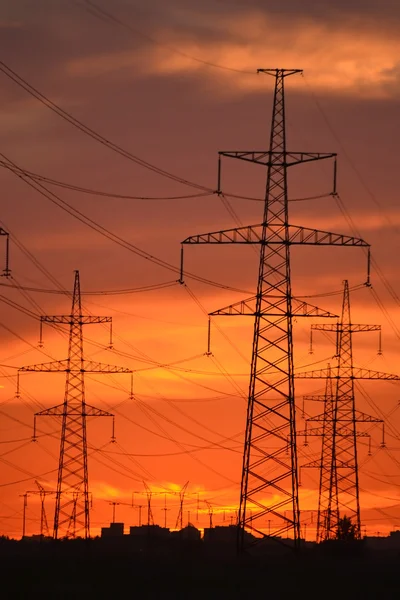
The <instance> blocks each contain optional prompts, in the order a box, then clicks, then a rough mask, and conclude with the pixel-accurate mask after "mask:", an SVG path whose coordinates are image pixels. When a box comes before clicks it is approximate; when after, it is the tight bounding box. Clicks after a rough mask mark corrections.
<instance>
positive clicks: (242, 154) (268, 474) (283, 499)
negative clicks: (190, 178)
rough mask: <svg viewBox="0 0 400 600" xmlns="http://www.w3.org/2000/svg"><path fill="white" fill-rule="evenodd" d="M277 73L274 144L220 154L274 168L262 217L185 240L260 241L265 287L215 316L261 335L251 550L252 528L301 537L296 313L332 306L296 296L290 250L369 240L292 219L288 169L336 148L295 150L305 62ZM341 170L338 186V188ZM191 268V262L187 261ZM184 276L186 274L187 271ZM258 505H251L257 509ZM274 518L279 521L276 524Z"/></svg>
mask: <svg viewBox="0 0 400 600" xmlns="http://www.w3.org/2000/svg"><path fill="white" fill-rule="evenodd" d="M258 72H262V73H265V74H267V75H272V76H273V77H274V79H275V89H274V100H273V110H272V125H271V135H270V143H269V149H268V150H262V151H249V150H246V151H223V152H220V153H219V169H218V173H219V177H218V179H219V181H218V191H219V193H222V192H221V158H222V157H229V158H235V159H239V160H243V161H246V162H251V163H255V164H259V165H262V166H263V167H264V168H266V170H267V181H266V190H265V205H264V215H263V220H262V223H261V224H259V225H250V226H246V227H237V228H234V229H227V230H224V231H216V232H212V233H206V234H201V235H195V236H191V237H189V238H187V239H185V240H184V241H183V242H182V243H183V244H259V245H260V258H259V272H258V283H257V293H256V295H255V296H253V297H252V298H249V299H248V300H245V301H241V302H238V303H236V304H233V305H231V306H228V307H226V308H223V309H220V310H217V311H215V312H212V313H210V315H250V316H252V317H254V336H253V348H252V358H251V371H250V384H249V393H248V406H247V419H246V433H245V440H244V453H243V466H242V480H241V489H240V504H239V513H238V534H239V535H238V549H239V551H243V550H244V549H245V543H246V539H248V536H245V529H246V528H247V529H250V530H251V531H252V533H253V534H255V536H256V537H258V538H260V537H261V538H262V537H270V538H274V539H279V540H280V541H282V542H283V543H285V542H286V540H285V538H288V539H289V538H291V540H292V541H291V542H289V543H290V544H291V545H293V544H294V547H295V548H298V547H299V544H300V511H299V494H298V486H299V481H298V474H299V472H298V461H297V443H296V408H295V397H294V363H293V318H294V317H300V316H305V317H309V316H312V317H316V316H324V315H325V316H328V317H332V316H334V315H331V314H330V313H328V312H326V311H322V310H320V309H318V308H317V307H314V306H311V305H309V304H306V303H305V302H301V301H299V300H296V298H294V297H293V294H292V285H291V260H290V252H291V247H292V246H293V245H295V246H296V245H313V246H359V247H360V246H364V247H369V245H368V244H367V243H366V242H364V241H363V240H362V239H358V238H353V237H349V236H347V235H340V234H334V233H329V232H326V231H320V230H317V229H309V228H307V227H300V226H297V225H292V224H291V223H290V221H289V197H288V181H287V172H288V169H289V168H291V167H294V166H296V165H301V164H304V163H310V162H314V161H318V160H326V159H334V160H335V165H336V155H335V154H334V153H318V152H292V151H288V150H287V148H286V124H285V93H284V83H285V79H286V78H287V77H288V76H291V75H295V74H297V73H301V71H300V70H298V69H259V70H258ZM335 173H336V169H334V186H333V193H335V190H336V182H335V179H336V177H335ZM182 272H183V267H182ZM181 279H182V278H181ZM250 511H251V512H250ZM268 520H273V522H274V527H273V528H272V529H271V531H270V530H269V527H267V522H268Z"/></svg>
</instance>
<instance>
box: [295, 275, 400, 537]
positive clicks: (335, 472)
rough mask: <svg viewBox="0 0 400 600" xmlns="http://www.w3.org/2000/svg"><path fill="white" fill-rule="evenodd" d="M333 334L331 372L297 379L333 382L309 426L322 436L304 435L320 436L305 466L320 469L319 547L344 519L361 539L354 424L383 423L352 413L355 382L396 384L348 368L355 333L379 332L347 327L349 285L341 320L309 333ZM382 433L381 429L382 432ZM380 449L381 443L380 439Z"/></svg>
mask: <svg viewBox="0 0 400 600" xmlns="http://www.w3.org/2000/svg"><path fill="white" fill-rule="evenodd" d="M313 330H319V331H325V332H332V333H334V334H335V335H336V344H337V349H336V354H337V365H336V367H334V368H333V369H330V368H329V369H322V370H317V371H309V372H304V373H296V377H301V378H317V379H320V378H328V381H329V380H330V379H331V378H333V379H334V380H335V382H336V385H335V389H334V390H333V391H334V394H333V397H332V395H331V394H332V390H331V391H330V392H329V393H327V397H326V404H325V411H324V413H323V414H321V415H318V416H316V417H313V418H311V419H309V421H314V422H320V423H321V422H322V423H325V431H322V432H320V431H319V428H318V427H316V428H315V429H311V430H309V431H307V435H321V433H322V434H323V444H322V453H321V461H320V462H317V463H315V464H312V463H309V464H308V465H305V466H309V467H311V466H318V467H319V468H320V490H319V502H318V522H317V532H318V541H324V540H328V539H333V538H335V537H336V536H337V532H338V524H339V520H340V519H341V518H343V517H344V516H347V517H348V518H350V519H351V521H352V523H353V525H354V526H355V534H356V537H357V538H360V537H361V513H360V489H359V470H358V456H357V438H358V437H365V435H367V434H365V433H363V432H360V431H359V430H358V428H357V424H358V423H370V424H373V423H383V421H382V419H377V418H375V417H372V416H370V415H367V414H365V413H363V412H360V411H359V410H357V409H356V403H355V389H354V388H355V381H356V380H358V379H375V380H379V381H382V380H396V381H398V380H400V377H399V376H398V375H391V374H388V373H381V372H380V371H371V370H369V369H360V368H356V367H355V366H354V362H353V341H352V337H353V334H354V333H363V332H368V331H379V332H380V331H381V326H380V325H356V324H354V323H352V321H351V314H350V292H349V284H348V281H345V282H344V292H343V303H342V316H341V319H340V321H339V322H338V323H332V324H330V323H327V324H315V325H312V326H311V331H313ZM383 433H384V429H383ZM382 445H384V437H382Z"/></svg>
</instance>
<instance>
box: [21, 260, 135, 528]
mask: <svg viewBox="0 0 400 600" xmlns="http://www.w3.org/2000/svg"><path fill="white" fill-rule="evenodd" d="M111 322H112V318H111V317H95V316H89V315H83V314H82V305H81V292H80V280H79V271H75V282H74V292H73V297H72V309H71V314H70V315H57V316H52V317H50V316H44V317H41V325H42V323H50V324H55V325H68V326H69V347H68V358H67V359H66V360H61V361H54V362H51V363H43V364H37V365H30V366H26V367H22V368H21V369H20V370H19V371H21V372H27V371H31V372H32V371H33V372H41V373H54V372H55V373H57V372H62V371H65V372H66V384H65V396H64V402H63V404H60V405H58V406H53V407H52V408H48V409H45V410H42V411H41V412H39V413H36V415H35V421H36V416H51V417H61V419H62V426H61V442H60V455H59V465H58V480H57V492H56V507H55V515H54V532H53V536H54V538H56V539H57V538H59V537H75V535H76V533H78V532H81V533H83V536H84V537H85V538H88V537H90V518H89V480H88V458H87V438H86V418H87V417H112V418H113V434H112V435H113V437H112V439H113V440H114V416H113V415H112V414H111V413H109V412H106V411H104V410H101V409H99V408H95V407H93V406H90V405H88V404H86V400H85V379H84V376H85V373H99V374H100V373H132V371H131V370H130V369H126V368H123V367H116V366H112V365H106V364H102V363H98V362H92V361H86V360H85V359H84V353H83V334H82V327H83V325H89V324H94V323H111ZM35 431H36V426H35ZM34 439H35V433H34Z"/></svg>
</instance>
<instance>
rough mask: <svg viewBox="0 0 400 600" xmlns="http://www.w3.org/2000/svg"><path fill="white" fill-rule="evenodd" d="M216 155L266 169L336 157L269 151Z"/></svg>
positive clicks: (224, 152)
mask: <svg viewBox="0 0 400 600" xmlns="http://www.w3.org/2000/svg"><path fill="white" fill-rule="evenodd" d="M218 154H219V155H220V156H225V157H227V158H237V159H239V160H245V161H247V162H252V163H257V164H259V165H264V166H267V167H277V166H281V167H293V166H294V165H299V164H302V163H307V162H314V161H316V160H324V159H327V158H335V157H336V156H337V155H336V154H334V153H332V152H329V153H327V152H274V151H272V152H271V151H270V150H222V151H221V152H219V153H218Z"/></svg>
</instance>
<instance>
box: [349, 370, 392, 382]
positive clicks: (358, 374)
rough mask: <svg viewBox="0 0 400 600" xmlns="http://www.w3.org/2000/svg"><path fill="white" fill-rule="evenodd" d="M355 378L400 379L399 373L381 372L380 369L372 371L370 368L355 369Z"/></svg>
mask: <svg viewBox="0 0 400 600" xmlns="http://www.w3.org/2000/svg"><path fill="white" fill-rule="evenodd" d="M353 378H354V379H387V380H389V381H400V376H399V375H393V374H392V373H381V372H380V371H370V370H369V369H354V370H353Z"/></svg>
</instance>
